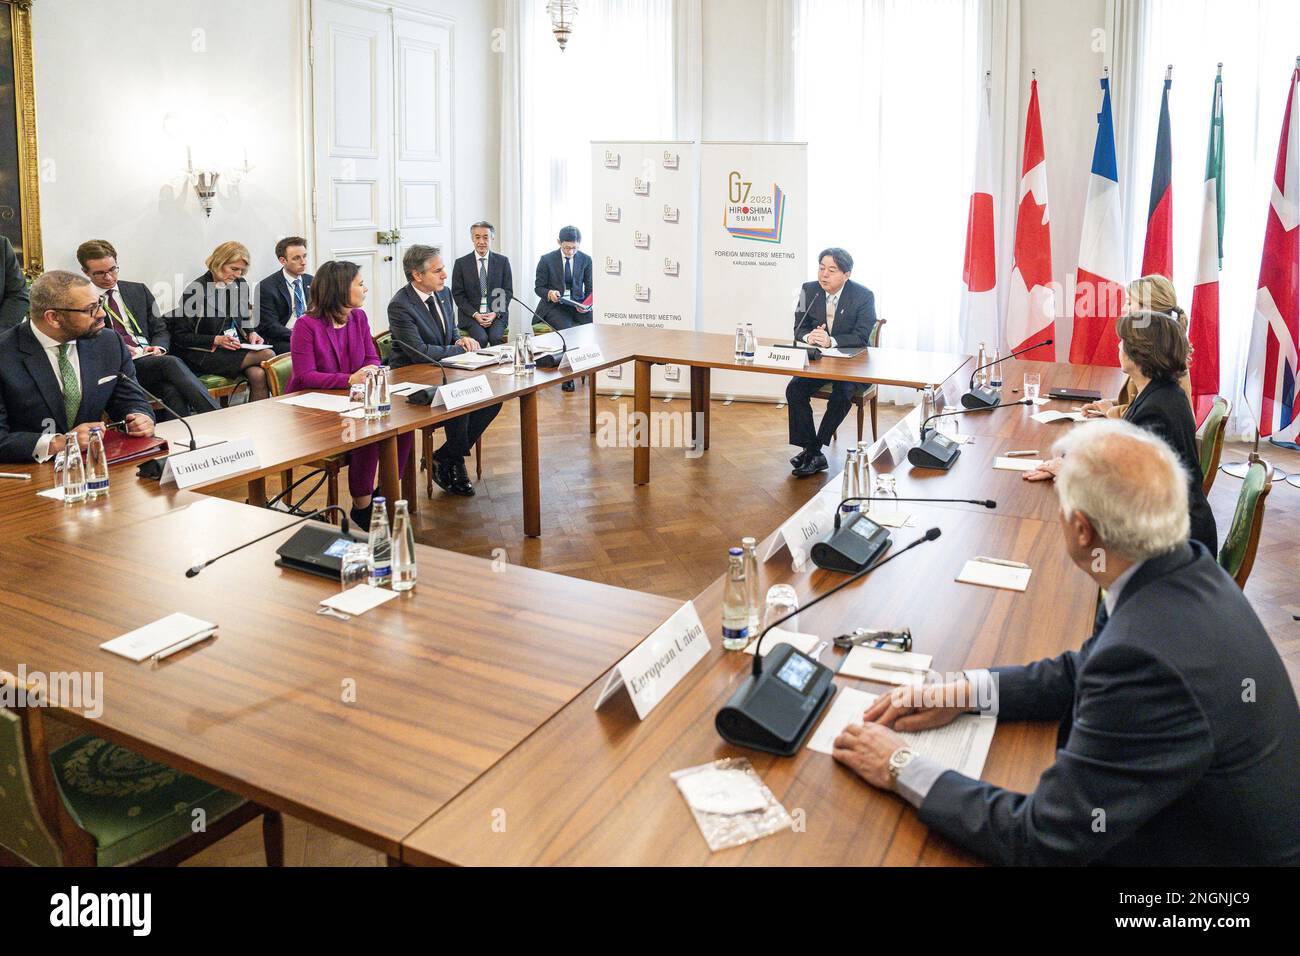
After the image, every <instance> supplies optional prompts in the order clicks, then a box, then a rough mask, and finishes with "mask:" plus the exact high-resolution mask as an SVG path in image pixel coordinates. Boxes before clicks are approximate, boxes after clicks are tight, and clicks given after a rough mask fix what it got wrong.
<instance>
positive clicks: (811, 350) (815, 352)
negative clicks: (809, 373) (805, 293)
mask: <svg viewBox="0 0 1300 956" xmlns="http://www.w3.org/2000/svg"><path fill="white" fill-rule="evenodd" d="M825 294H826V290H825V289H823V288H821V287H820V286H819V287H818V289H817V295H815V296H813V300H812V302H811V303H809V305H808V308H806V309H804V312H803V319H806V318H808V316H809V315H811V314H812V307H813V305H814V304H816V302H817V298H818V296H824V295H825ZM803 319H800V320H799V321H798V322H796V323H795V324H794V333H793V334H792V335H791V336H790V347H791V348H795V349H803V350H805V351H806V352H807V353H808V361H810V362H816V361H818V360H819V359H820V358H821V357H822V350H821V349H819V348H817V346H815V345H800V344H799V326H800V325H801V324H802V323H803Z"/></svg>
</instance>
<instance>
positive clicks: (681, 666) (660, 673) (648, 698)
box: [595, 601, 709, 720]
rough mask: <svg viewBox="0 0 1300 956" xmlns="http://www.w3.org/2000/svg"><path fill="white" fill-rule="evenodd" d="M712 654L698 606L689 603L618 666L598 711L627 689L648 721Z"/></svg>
mask: <svg viewBox="0 0 1300 956" xmlns="http://www.w3.org/2000/svg"><path fill="white" fill-rule="evenodd" d="M708 652H709V636H708V634H706V633H705V632H704V625H703V624H701V623H700V615H699V614H698V613H696V611H695V603H694V602H693V601H687V602H686V603H685V604H683V605H682V606H681V607H680V608H678V609H677V611H676V612H675V613H674V614H673V616H672V617H670V618H669V619H668V620H666V621H664V623H663V624H661V625H659V627H657V628H656V629H655V631H654V633H652V634H651V635H650V636H649V637H647V638H646V639H645V640H644V641H642V642H641V643H640V644H638V645H637V646H636V647H634V648H633V649H632V650H631V651H630V652H629V653H628V655H627V656H626V657H624V658H623V659H622V660H621V661H619V662H618V666H617V667H615V668H614V670H613V672H612V673H611V674H610V675H609V680H607V681H606V682H605V686H604V688H603V689H602V690H601V692H600V697H598V698H597V699H596V708H595V709H596V710H599V709H600V708H601V706H602V705H603V704H605V702H606V701H609V700H611V699H612V698H613V697H614V696H615V694H617V693H618V691H619V690H620V689H622V688H624V687H626V688H627V692H628V694H629V695H630V696H631V697H632V706H633V707H635V708H636V715H637V717H639V718H640V719H642V720H645V718H646V714H648V713H650V711H652V710H654V708H655V705H656V704H657V703H659V701H661V700H663V699H664V698H665V697H667V696H668V693H669V692H670V691H671V690H672V689H673V688H674V687H676V686H677V684H678V683H679V682H680V681H681V679H682V678H683V677H685V676H686V675H687V673H689V672H690V670H691V668H692V667H694V666H695V665H696V664H698V663H699V662H700V660H701V659H703V657H704V655H705V654H707V653H708Z"/></svg>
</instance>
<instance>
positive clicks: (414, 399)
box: [406, 385, 439, 405]
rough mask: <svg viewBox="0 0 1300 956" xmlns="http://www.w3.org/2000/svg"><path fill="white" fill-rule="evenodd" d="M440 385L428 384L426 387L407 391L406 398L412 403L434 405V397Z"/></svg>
mask: <svg viewBox="0 0 1300 956" xmlns="http://www.w3.org/2000/svg"><path fill="white" fill-rule="evenodd" d="M438 388H439V386H437V385H426V386H425V387H424V388H417V389H416V390H415V391H413V392H407V393H406V400H407V402H409V403H410V404H412V405H432V404H433V397H434V396H435V395H436V394H437V393H438Z"/></svg>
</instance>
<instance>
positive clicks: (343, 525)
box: [185, 505, 901, 578]
mask: <svg viewBox="0 0 1300 956" xmlns="http://www.w3.org/2000/svg"><path fill="white" fill-rule="evenodd" d="M331 511H337V512H338V513H339V514H340V515H341V516H342V517H341V519H340V521H339V528H340V530H341V531H342V532H343V534H344V535H347V534H348V532H349V524H348V513H347V511H346V510H345V509H343V508H341V507H340V506H339V505H329V506H327V507H324V508H321V509H319V510H317V511H313V512H311V514H305V515H303V516H302V517H301V518H299V519H298V520H297V521H291V522H289V523H288V524H287V525H285V526H284V527H282V528H276V529H275V530H274V531H268V532H267V533H266V534H264V535H261V536H260V537H257V538H254V539H253V540H252V541H245V542H244V543H243V544H241V545H237V546H235V547H233V548H231V549H230V550H229V551H225V552H223V553H221V554H219V555H217V556H216V557H215V558H208V560H206V561H204V562H203V563H202V564H196V565H194V566H193V567H192V568H190V569H189V570H188V571H186V572H185V576H186V577H187V578H192V577H194V576H195V575H197V574H198V573H199V572H200V571H202V570H203V569H204V568H206V567H207V566H208V565H210V564H216V563H217V562H218V561H220V560H221V559H222V558H224V557H226V556H227V555H230V554H234V553H235V552H236V551H243V550H244V549H245V548H247V547H248V546H250V545H254V544H257V542H259V541H265V540H266V539H267V538H270V537H272V536H274V535H277V534H279V533H280V532H281V531H288V530H289V529H290V528H295V527H297V526H298V525H300V524H302V523H303V522H304V521H311V520H312V519H313V518H319V517H320V516H321V515H323V514H328V513H329V512H331ZM900 553H901V552H900Z"/></svg>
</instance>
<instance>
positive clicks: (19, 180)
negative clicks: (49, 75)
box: [0, 0, 45, 278]
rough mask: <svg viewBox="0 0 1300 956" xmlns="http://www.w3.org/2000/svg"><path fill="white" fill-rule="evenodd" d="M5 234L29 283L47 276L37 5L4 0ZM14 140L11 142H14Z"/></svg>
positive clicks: (1, 224)
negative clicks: (35, 61) (35, 62)
mask: <svg viewBox="0 0 1300 956" xmlns="http://www.w3.org/2000/svg"><path fill="white" fill-rule="evenodd" d="M0 4H3V6H4V8H7V9H0V34H5V35H4V36H2V37H0V235H3V236H5V237H7V238H8V239H9V241H10V242H11V243H13V247H14V251H15V252H16V253H17V254H18V258H19V260H20V261H21V262H22V264H23V272H25V273H26V274H27V276H28V278H35V277H36V276H38V275H40V274H41V272H43V271H44V268H45V265H44V257H43V255H42V253H41V200H40V182H41V167H40V162H39V161H38V160H37V157H36V87H35V82H34V78H33V70H32V0H0ZM11 136H12V139H10V137H11Z"/></svg>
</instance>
